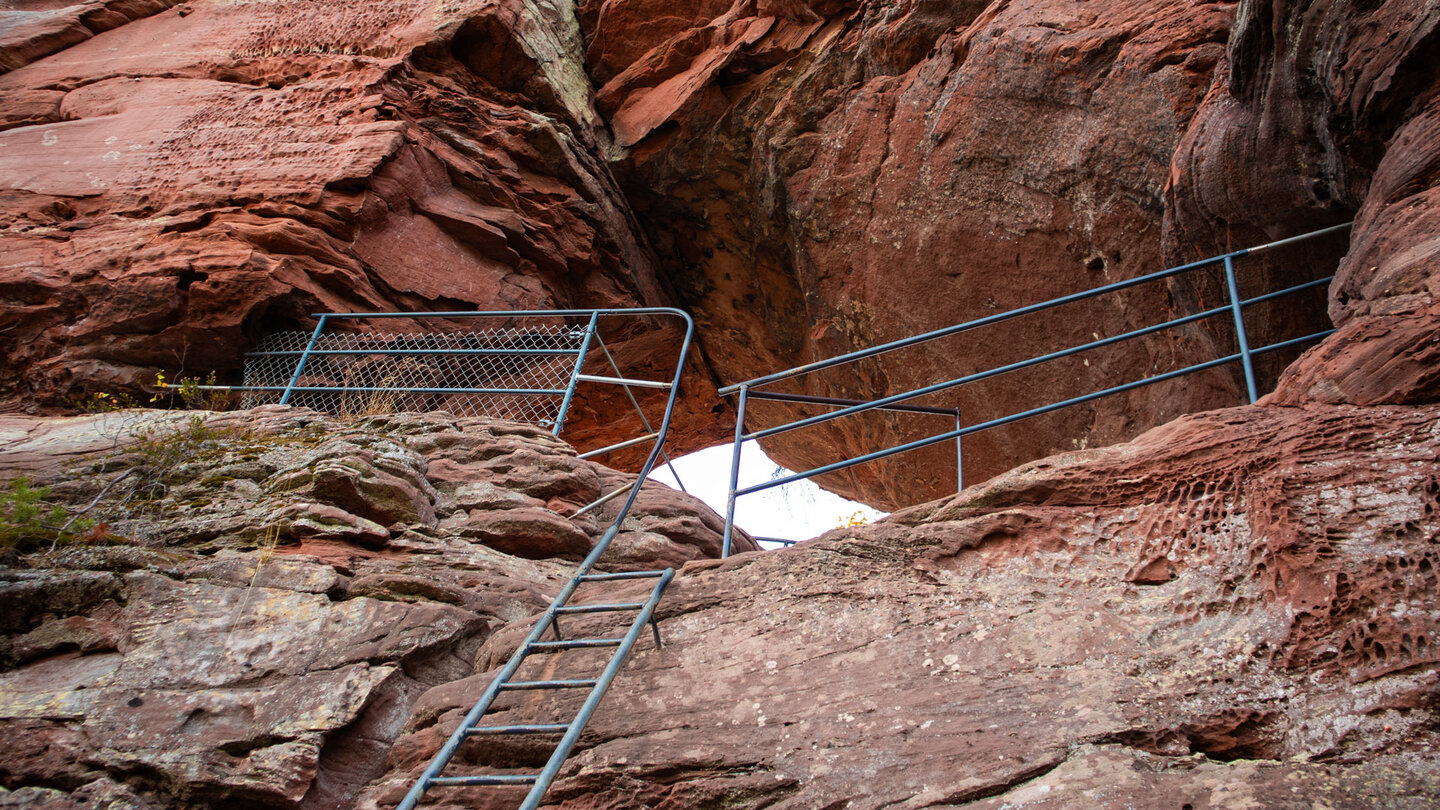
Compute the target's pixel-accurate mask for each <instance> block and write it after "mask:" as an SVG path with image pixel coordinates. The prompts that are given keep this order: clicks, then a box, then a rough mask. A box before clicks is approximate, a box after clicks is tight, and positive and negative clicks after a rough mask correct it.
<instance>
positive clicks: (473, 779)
mask: <svg viewBox="0 0 1440 810" xmlns="http://www.w3.org/2000/svg"><path fill="white" fill-rule="evenodd" d="M539 778H540V774H538V773H522V774H508V773H494V774H479V775H476V776H437V777H435V778H433V779H431V780H430V784H431V785H432V786H435V787H440V786H442V785H533V784H535V780H536V779H539Z"/></svg>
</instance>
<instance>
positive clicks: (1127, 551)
mask: <svg viewBox="0 0 1440 810" xmlns="http://www.w3.org/2000/svg"><path fill="white" fill-rule="evenodd" d="M1437 417H1440V410H1437V409H1436V408H1435V407H1434V406H1427V407H1398V406H1390V407H1377V408H1357V407H1336V406H1310V407H1306V408H1268V407H1254V408H1240V409H1232V410H1228V411H1219V412H1214V413H1210V414H1201V415H1197V416H1193V417H1186V418H1183V419H1180V420H1177V421H1176V422H1174V423H1172V424H1170V425H1167V426H1164V427H1162V428H1158V429H1155V430H1152V431H1150V432H1149V433H1146V434H1144V435H1143V436H1141V437H1140V438H1139V439H1137V440H1136V441H1134V442H1132V443H1129V444H1125V445H1119V446H1116V447H1111V448H1107V449H1102V450H1094V451H1086V452H1079V453H1071V454H1065V455H1061V456H1054V457H1051V458H1048V459H1045V460H1042V461H1039V462H1036V463H1034V464H1030V465H1026V466H1024V467H1021V468H1019V469H1017V470H1015V471H1013V472H1011V473H1008V474H1006V475H1004V476H1000V477H998V478H996V479H994V480H992V481H991V482H989V483H988V484H986V485H984V486H981V487H976V488H974V489H972V490H970V491H969V492H967V493H965V494H962V495H957V496H953V497H951V498H949V499H945V500H941V501H936V502H933V503H930V504H927V505H924V506H921V507H917V508H914V509H910V510H906V511H904V512H900V513H896V514H895V515H893V516H891V517H890V518H889V519H887V520H885V521H882V522H879V523H877V524H875V525H873V526H869V527H862V528H853V529H840V530H836V531H834V532H831V533H829V534H828V535H826V536H825V537H823V538H821V539H818V540H814V541H811V542H809V543H806V544H802V545H801V546H799V547H796V548H794V549H792V550H789V551H782V552H770V553H764V554H745V555H740V556H738V557H735V558H732V559H730V560H727V561H725V562H713V561H712V562H700V563H693V564H691V565H689V566H687V567H686V569H685V570H684V571H683V572H681V575H680V576H679V577H678V578H677V580H676V581H675V583H674V584H673V585H672V586H671V589H670V591H669V592H667V594H666V597H665V600H664V601H663V602H662V603H661V608H660V615H661V617H662V623H661V628H662V633H663V635H664V638H665V647H664V648H663V649H660V650H655V649H653V648H651V647H650V645H645V646H644V647H643V648H642V649H641V650H640V651H639V652H638V653H637V655H636V656H635V657H634V658H633V659H632V661H631V663H630V664H629V665H628V666H627V668H626V670H625V671H624V672H623V673H622V675H621V676H620V678H619V680H618V681H617V682H616V684H615V686H614V688H612V690H611V691H610V693H609V695H608V696H607V698H606V702H605V704H604V705H603V706H602V708H601V710H600V711H599V712H598V713H597V714H596V715H595V718H594V720H593V721H592V723H591V725H590V726H589V730H588V731H587V735H586V740H587V743H586V746H585V750H584V751H583V752H582V753H580V754H579V755H578V756H576V757H575V758H574V759H573V760H572V761H571V762H570V763H568V764H567V765H566V766H565V768H564V769H563V770H562V773H561V778H560V780H559V781H558V782H557V783H556V785H555V787H554V788H553V789H552V791H551V792H550V794H549V797H548V800H547V801H548V802H549V803H550V804H551V805H552V806H560V807H567V808H588V807H625V808H630V807H656V806H664V807H672V806H673V807H695V806H702V805H705V804H707V803H714V804H725V805H727V806H735V807H796V808H798V807H824V806H839V805H845V806H848V807H857V808H869V807H887V806H888V807H915V808H919V807H967V808H968V807H1000V806H1010V807H1013V806H1021V805H1023V806H1027V807H1028V806H1039V807H1078V806H1085V807H1102V808H1103V807H1117V808H1118V807H1139V806H1145V807H1149V806H1157V807H1158V806H1170V805H1171V803H1176V802H1191V803H1193V804H1194V806H1196V807H1203V806H1218V805H1224V804H1227V803H1234V802H1239V801H1241V798H1240V797H1250V799H1251V800H1253V801H1256V802H1260V803H1262V804H1264V803H1267V802H1280V801H1281V799H1282V798H1284V797H1285V796H1288V795H1293V794H1289V793H1288V791H1289V786H1290V785H1292V784H1293V785H1296V786H1299V787H1300V789H1301V790H1304V791H1307V792H1306V794H1305V795H1306V800H1307V801H1324V802H1326V803H1327V804H1332V805H1333V806H1347V807H1383V806H1389V803H1391V802H1395V801H1401V797H1405V798H1404V801H1413V802H1419V803H1421V804H1423V803H1425V802H1426V801H1430V800H1433V798H1434V796H1436V795H1440V782H1437V781H1436V776H1435V774H1436V771H1435V770H1434V767H1433V766H1434V757H1435V746H1436V744H1437V742H1440V740H1437V739H1436V735H1435V727H1434V706H1433V694H1434V690H1435V688H1436V686H1437V683H1440V656H1437V651H1436V647H1435V645H1434V642H1433V639H1434V638H1435V636H1436V633H1437V630H1440V627H1437V624H1436V618H1435V612H1434V610H1433V604H1434V587H1435V579H1436V571H1437V570H1440V569H1437V562H1440V561H1437V559H1436V552H1435V550H1434V539H1435V538H1436V536H1437V533H1440V506H1437V504H1440V502H1437V500H1436V499H1437V496H1440V476H1437V467H1436V464H1435V460H1436V458H1437V454H1440V438H1437V435H1436V433H1435V431H1434V426H1435V423H1436V419H1437ZM1157 560H1165V561H1166V562H1167V570H1168V573H1167V574H1165V575H1163V576H1162V575H1160V574H1159V573H1158V571H1159V567H1158V566H1156V565H1155V563H1156V561H1157ZM1142 572H1144V573H1142ZM637 593H638V591H637ZM526 629H527V625H526V624H525V623H520V624H516V625H512V626H511V627H508V628H505V629H504V630H502V631H500V632H497V633H496V634H495V635H494V636H492V637H491V639H490V640H489V641H488V642H487V644H486V647H485V649H484V650H483V651H482V653H481V656H480V659H479V661H478V666H479V667H480V668H482V669H483V668H487V667H496V666H499V664H500V663H501V662H502V661H503V660H504V658H505V657H506V656H507V655H508V653H509V649H510V648H511V647H513V645H514V644H515V643H517V642H518V641H519V640H520V639H521V638H522V637H523V633H524V631H525V630H526ZM566 666H567V665H566V664H565V663H564V662H561V663H558V664H555V665H553V666H552V667H551V669H549V670H547V671H548V672H549V673H550V676H551V677H563V676H565V674H566V673H567V672H569V671H570V670H567V669H566V668H565V667H566ZM485 680H486V679H485V678H484V677H476V678H474V679H472V680H471V681H470V682H469V684H468V688H467V689H464V690H461V689H456V688H452V687H453V686H456V685H450V686H447V687H443V688H441V689H437V690H434V691H432V692H431V693H430V694H429V695H427V696H425V697H423V698H421V699H420V701H419V702H418V704H417V706H421V707H424V708H423V710H421V711H419V712H418V713H417V715H416V716H415V718H414V719H412V721H411V726H412V733H411V736H409V737H408V738H404V739H402V740H400V741H399V742H398V743H397V745H396V748H395V754H394V755H393V756H394V760H393V767H394V768H395V770H394V771H393V772H392V773H391V774H390V775H389V776H388V777H387V778H386V779H385V780H384V781H383V782H382V783H380V784H379V785H377V786H376V787H375V788H374V789H373V790H372V791H371V792H370V793H369V794H368V798H367V799H366V800H365V801H364V802H362V805H361V806H364V807H376V806H380V807H384V806H388V804H389V803H391V802H393V801H394V800H395V799H396V798H397V797H398V796H399V794H400V791H401V789H402V787H403V786H404V785H405V783H406V782H407V781H408V780H410V779H412V778H413V777H414V776H415V774H416V772H417V771H418V769H419V767H421V766H422V765H423V764H424V762H425V761H426V759H427V758H428V756H429V755H430V753H431V752H433V750H434V748H435V747H436V746H438V745H439V743H440V741H441V740H442V739H443V737H444V734H445V733H447V732H448V731H449V729H450V728H453V726H454V724H455V723H456V722H457V721H458V717H459V715H460V713H461V712H462V711H463V708H464V707H466V706H468V704H467V702H466V701H467V699H469V698H470V697H471V696H473V694H474V692H475V690H476V689H478V688H480V687H481V686H482V685H483V683H484V682H485ZM552 702H553V699H552ZM537 703H538V702H537V701H526V700H517V701H516V702H514V703H513V704H509V708H508V709H506V710H505V711H502V712H501V713H500V714H498V715H497V716H496V722H508V721H516V722H519V721H521V720H522V718H527V717H533V714H532V712H533V711H535V710H537V708H538V706H537ZM562 704H563V702H562ZM567 705H568V704H563V705H561V706H560V708H555V709H551V710H554V711H557V712H559V713H560V714H563V713H564V708H565V706H567ZM432 724H433V725H432ZM487 751H488V752H489V753H488V754H487ZM501 751H503V752H505V755H507V756H509V757H511V758H512V761H511V764H512V765H519V764H522V763H523V762H525V761H526V757H528V756H533V754H527V753H526V751H528V749H526V748H524V747H523V746H521V747H511V748H504V749H493V748H492V749H482V748H476V749H475V751H474V752H473V753H471V754H469V755H462V757H463V762H465V763H468V764H469V767H470V770H471V771H474V770H475V769H476V767H477V766H483V765H484V764H485V763H486V762H487V761H488V760H487V756H495V755H497V754H498V753H499V752H501ZM457 772H459V773H463V772H466V767H465V766H461V768H460V769H459V770H457ZM1281 779H1283V780H1284V781H1283V782H1282V781H1277V780H1281ZM1281 786H1283V790H1280V789H1277V788H1280V787H1281ZM448 796H449V798H448V799H447V798H445V797H440V798H439V799H438V801H439V802H440V803H439V804H438V805H437V806H458V805H463V804H465V803H467V802H471V801H493V800H495V799H494V798H491V799H486V798H484V797H485V796H492V797H493V796H494V794H482V793H481V792H480V791H479V790H478V789H477V790H474V791H468V792H466V791H460V792H454V793H451V794H448ZM991 797H993V798H991ZM1232 799H1233V802H1232ZM1286 801H1288V799H1286ZM1176 806H1178V804H1176Z"/></svg>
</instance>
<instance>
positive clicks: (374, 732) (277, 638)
mask: <svg viewBox="0 0 1440 810" xmlns="http://www.w3.org/2000/svg"><path fill="white" fill-rule="evenodd" d="M0 431H3V433H0V435H3V445H0V466H3V468H4V469H5V470H6V475H5V477H6V479H7V482H6V484H7V488H6V490H5V499H6V500H5V502H4V506H5V507H6V508H5V509H4V510H3V511H4V515H3V521H0V523H3V526H0V529H3V536H4V539H5V543H6V545H5V548H4V549H3V557H0V565H3V568H0V669H3V671H0V723H3V726H4V727H5V728H6V736H7V738H8V739H10V740H12V741H13V744H12V746H11V748H10V750H9V752H8V753H7V754H6V756H5V757H3V762H0V783H3V785H4V786H5V787H6V788H9V789H10V791H9V792H6V793H4V794H0V806H24V807H32V806H33V807H57V808H58V807H68V806H76V805H84V806H102V807H115V808H120V807H160V806H187V807H295V806H304V807H341V806H349V805H351V804H353V801H354V797H355V795H356V793H357V791H358V790H359V789H360V787H361V786H363V785H364V784H365V783H366V782H367V781H369V780H371V779H374V778H376V777H377V776H380V775H381V774H382V773H384V772H385V770H386V761H387V757H388V755H389V751H390V746H391V743H392V742H393V741H394V739H395V737H396V735H397V734H399V733H400V731H401V730H402V728H403V727H404V725H405V723H406V722H407V719H408V718H409V716H410V713H411V710H412V704H414V702H415V700H416V698H417V697H418V696H419V695H421V694H422V693H424V692H425V690H427V689H429V688H432V687H435V686H437V685H441V684H446V683H449V682H451V681H456V680H459V679H462V678H466V677H469V676H471V675H472V674H473V673H474V672H475V656H476V652H477V650H478V649H479V648H480V646H481V644H482V643H483V642H484V640H485V639H486V638H488V637H489V635H490V634H491V633H492V632H493V631H495V630H496V629H497V628H500V627H502V626H506V625H507V623H510V622H516V621H522V622H523V621H524V620H526V619H527V617H529V616H531V615H532V614H533V613H535V612H536V611H537V610H539V609H540V608H542V607H543V606H544V605H546V604H548V603H549V601H550V599H551V598H552V597H553V595H554V593H555V592H556V591H557V590H559V588H560V586H561V585H562V584H563V583H564V582H565V581H566V580H568V579H569V577H570V571H571V570H572V569H573V567H574V563H575V562H576V561H578V559H579V558H580V557H582V556H583V555H584V554H586V553H588V552H589V550H590V548H591V546H592V545H593V542H594V541H595V540H596V539H597V538H598V536H599V533H600V532H601V531H602V530H603V529H604V528H605V527H607V526H608V525H609V523H610V522H611V521H612V520H613V518H614V516H615V510H616V509H617V508H618V503H619V501H615V502H612V503H611V504H609V505H607V506H606V507H603V508H601V509H599V510H596V511H595V512H591V513H587V514H586V515H583V516H580V517H577V518H574V519H573V520H572V519H569V518H567V517H566V516H567V515H570V514H572V513H574V512H575V511H576V510H577V509H578V508H579V507H580V506H582V505H584V504H586V503H589V502H590V501H592V500H594V499H595V498H596V497H598V496H599V495H600V494H601V492H602V488H603V489H604V491H610V490H611V489H615V488H617V487H619V486H621V485H622V484H624V483H627V482H628V481H630V480H633V476H628V475H626V474H624V473H617V472H615V471H613V470H610V469H608V468H604V467H601V466H600V465H596V464H593V463H591V462H586V461H580V460H578V459H576V458H575V453H574V451H573V450H571V449H570V448H569V446H567V445H565V444H563V443H561V442H559V441H557V440H556V439H554V438H553V437H552V436H550V435H549V434H548V433H546V432H544V431H541V430H538V429H536V428H533V427H529V426H526V425H519V424H513V423H504V422H495V421H492V420H486V419H466V420H455V419H453V418H450V417H447V416H444V415H433V414H432V415H428V416H403V415H402V416H387V417H371V418H365V419H356V420H349V421H343V420H336V419H331V418H327V417H323V416H320V415H318V414H315V413H313V412H310V411H305V410H293V409H286V408H280V407H271V408H262V409H258V410H255V411H249V412H237V413H231V414H194V415H190V414H179V415H177V414H176V413H174V412H169V413H167V412H156V411H148V412H146V411H121V412H114V413H108V414H101V415H97V416H92V417H79V418H74V419H61V420H35V419H30V418H23V417H18V418H17V417H6V418H4V419H3V420H0ZM21 472H28V473H29V474H30V476H32V481H33V486H37V487H38V486H40V485H42V484H49V489H48V492H46V493H45V494H44V496H43V499H42V500H43V504H44V505H45V509H44V510H42V511H43V512H45V513H46V514H44V515H42V516H41V517H40V518H38V519H36V520H32V521H28V522H27V521H24V520H19V519H17V516H16V514H15V512H14V507H15V505H16V504H15V498H14V493H15V492H16V491H17V490H16V488H15V487H14V485H13V484H12V483H11V482H10V480H8V479H11V477H12V476H13V475H15V474H17V473H21ZM92 503H94V504H95V506H94V507H93V508H92V509H90V511H88V512H85V511H83V510H85V508H86V506H87V505H89V504H92ZM54 505H62V507H63V508H65V509H67V510H68V512H69V513H70V516H71V517H75V516H79V517H80V518H81V519H82V520H84V521H86V522H85V523H83V524H73V525H74V528H73V529H72V530H69V531H67V532H64V533H62V534H57V533H56V532H54V531H53V530H51V528H52V527H54V526H56V525H60V524H63V523H64V521H65V520H66V518H64V517H54V518H52V517H51V516H49V515H48V512H49V507H51V506H54ZM42 524H43V525H42ZM720 528H721V524H720V523H719V521H718V519H717V518H716V517H715V515H714V514H713V513H711V512H710V511H709V510H708V509H706V508H705V507H704V506H703V504H700V503H699V502H698V501H696V500H694V499H693V498H690V497H689V496H686V495H683V494H681V493H678V492H674V491H672V490H669V489H668V488H665V487H663V486H660V485H647V486H646V487H645V488H644V489H643V490H642V492H641V496H640V497H639V499H638V501H637V504H636V506H635V508H634V509H632V511H631V514H630V515H629V516H628V517H627V518H626V522H625V523H624V525H623V526H622V529H623V530H622V531H621V532H620V534H618V535H617V537H616V539H615V541H614V543H613V545H612V551H611V552H610V554H609V555H607V557H606V558H605V560H604V562H603V563H602V564H601V568H605V569H611V570H624V569H626V568H631V567H637V566H638V567H645V568H650V567H655V566H662V567H663V566H671V565H673V566H679V565H681V564H683V563H685V562H687V561H689V560H692V559H697V558H701V557H714V556H716V555H718V553H719V548H720V534H719V530H720ZM742 542H744V543H746V544H747V547H749V548H753V547H754V546H753V545H751V544H748V542H747V541H742ZM582 596H583V595H582ZM473 697H474V696H472V697H471V699H472V700H473ZM86 802H92V803H94V804H88V805H87V804H86Z"/></svg>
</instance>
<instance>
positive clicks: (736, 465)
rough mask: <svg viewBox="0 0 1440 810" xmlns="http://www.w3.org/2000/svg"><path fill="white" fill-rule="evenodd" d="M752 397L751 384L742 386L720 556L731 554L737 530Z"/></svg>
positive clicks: (731, 455)
mask: <svg viewBox="0 0 1440 810" xmlns="http://www.w3.org/2000/svg"><path fill="white" fill-rule="evenodd" d="M749 397H750V386H748V385H742V386H740V402H739V404H738V405H736V406H735V444H734V446H733V447H732V448H731V450H730V491H729V492H728V493H726V495H725V541H724V543H722V544H721V546H720V558H721V559H722V560H723V559H724V558H726V557H729V556H730V540H731V537H732V536H733V535H734V532H735V490H736V489H739V487H740V447H741V445H742V444H743V443H744V442H743V440H744V438H745V402H746V401H747V400H748V399H749Z"/></svg>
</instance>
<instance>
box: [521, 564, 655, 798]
mask: <svg viewBox="0 0 1440 810" xmlns="http://www.w3.org/2000/svg"><path fill="white" fill-rule="evenodd" d="M674 577H675V569H673V568H666V569H665V573H663V574H661V576H660V581H659V582H657V583H655V587H654V588H653V589H652V590H651V592H650V598H649V599H647V600H646V601H645V606H644V607H643V608H641V609H640V612H639V614H638V615H636V617H635V620H634V621H633V622H631V624H630V629H629V630H628V631H627V632H626V633H625V637H624V640H622V641H621V642H620V646H619V647H617V648H616V650H615V653H614V655H612V656H610V663H609V664H607V665H606V666H605V670H604V671H603V672H601V673H600V676H599V677H598V678H597V679H596V680H597V683H596V684H595V686H594V687H593V688H591V690H590V694H589V696H588V697H586V698H585V703H584V705H582V706H581V707H580V711H579V712H578V713H577V714H576V715H575V719H574V720H572V721H570V727H569V729H567V730H566V731H565V736H564V737H561V738H560V742H559V744H558V745H557V746H556V747H555V752H554V753H553V754H551V755H550V760H549V761H548V762H546V763H545V767H544V769H542V770H541V771H540V775H539V777H538V778H537V779H536V780H535V786H534V787H532V788H531V789H530V793H529V795H527V796H526V797H525V801H524V802H523V803H522V804H521V805H520V810H535V808H537V807H539V806H540V801H541V799H542V798H544V796H545V791H546V790H548V789H549V788H550V784H551V783H552V782H554V781H555V777H556V775H557V774H559V773H560V767H561V766H562V765H563V764H564V763H565V760H566V758H567V757H569V756H570V750H571V749H573V748H574V747H575V743H577V742H579V740H580V734H581V732H582V731H583V730H584V729H585V726H586V724H587V723H589V722H590V717H591V716H592V715H594V714H595V709H596V708H597V707H598V706H599V705H600V701H601V700H602V699H604V697H605V692H606V691H607V690H609V689H610V684H611V683H612V682H613V681H614V680H615V676H616V675H617V674H618V673H619V672H620V667H621V666H623V665H624V664H625V661H626V659H628V658H629V657H630V651H631V650H632V649H633V648H634V647H635V642H636V641H637V640H638V639H639V638H640V633H641V632H642V631H643V630H644V629H645V625H646V624H649V623H650V621H651V617H652V616H653V615H654V613H655V605H656V604H657V603H659V601H660V595H661V594H663V593H664V592H665V588H666V586H668V585H669V584H670V580H671V579H673V578H674Z"/></svg>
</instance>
